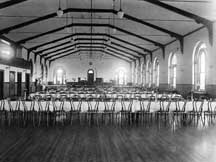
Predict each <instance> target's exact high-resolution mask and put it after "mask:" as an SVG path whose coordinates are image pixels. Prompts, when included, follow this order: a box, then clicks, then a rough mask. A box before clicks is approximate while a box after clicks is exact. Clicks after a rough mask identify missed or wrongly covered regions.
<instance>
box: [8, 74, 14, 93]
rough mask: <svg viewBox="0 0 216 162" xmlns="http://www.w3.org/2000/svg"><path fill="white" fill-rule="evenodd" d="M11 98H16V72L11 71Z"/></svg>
mask: <svg viewBox="0 0 216 162" xmlns="http://www.w3.org/2000/svg"><path fill="white" fill-rule="evenodd" d="M9 96H10V97H14V96H15V72H14V71H10V73H9Z"/></svg>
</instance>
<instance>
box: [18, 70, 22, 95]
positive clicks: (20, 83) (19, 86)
mask: <svg viewBox="0 0 216 162" xmlns="http://www.w3.org/2000/svg"><path fill="white" fill-rule="evenodd" d="M21 95H22V73H17V96H21Z"/></svg>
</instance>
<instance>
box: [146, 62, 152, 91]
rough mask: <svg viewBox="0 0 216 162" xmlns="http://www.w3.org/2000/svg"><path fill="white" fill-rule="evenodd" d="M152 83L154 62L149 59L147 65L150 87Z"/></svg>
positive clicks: (147, 82)
mask: <svg viewBox="0 0 216 162" xmlns="http://www.w3.org/2000/svg"><path fill="white" fill-rule="evenodd" d="M151 83H152V64H151V62H150V61H149V60H148V62H147V67H146V84H147V85H148V87H151Z"/></svg>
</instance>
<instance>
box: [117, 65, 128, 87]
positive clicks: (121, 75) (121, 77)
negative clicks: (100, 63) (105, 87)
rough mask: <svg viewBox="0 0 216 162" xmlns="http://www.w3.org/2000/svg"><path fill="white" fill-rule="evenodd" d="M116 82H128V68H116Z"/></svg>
mask: <svg viewBox="0 0 216 162" xmlns="http://www.w3.org/2000/svg"><path fill="white" fill-rule="evenodd" d="M116 83H117V84H120V85H125V84H126V70H125V69H124V68H119V69H117V70H116Z"/></svg>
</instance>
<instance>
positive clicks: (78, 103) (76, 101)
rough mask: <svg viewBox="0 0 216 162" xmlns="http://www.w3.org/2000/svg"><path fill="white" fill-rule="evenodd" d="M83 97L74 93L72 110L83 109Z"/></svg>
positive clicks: (71, 104)
mask: <svg viewBox="0 0 216 162" xmlns="http://www.w3.org/2000/svg"><path fill="white" fill-rule="evenodd" d="M81 105H82V99H81V97H80V96H79V95H73V97H72V98H71V99H70V106H71V111H81Z"/></svg>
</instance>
